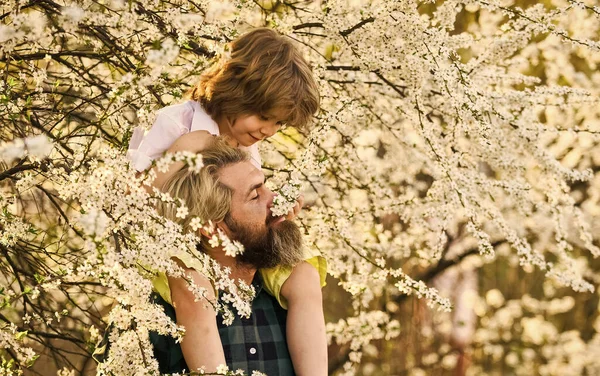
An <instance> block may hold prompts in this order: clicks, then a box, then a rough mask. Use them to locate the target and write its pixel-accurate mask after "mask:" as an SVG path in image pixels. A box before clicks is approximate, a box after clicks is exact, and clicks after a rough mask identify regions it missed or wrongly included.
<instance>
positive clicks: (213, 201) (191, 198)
mask: <svg viewBox="0 0 600 376" xmlns="http://www.w3.org/2000/svg"><path fill="white" fill-rule="evenodd" d="M201 154H202V161H203V163H204V166H203V167H202V168H201V169H200V171H199V172H195V171H193V170H192V169H190V168H189V167H188V166H184V167H183V168H181V170H179V171H177V172H176V173H175V174H174V175H173V176H171V177H170V178H169V179H168V180H167V181H166V182H165V183H164V185H163V187H162V191H163V192H165V193H168V194H169V195H170V196H171V197H173V198H174V199H181V200H183V203H184V204H185V205H186V207H187V208H188V210H189V214H188V215H187V217H186V218H184V219H181V218H178V217H177V216H176V213H177V206H176V205H174V204H173V203H164V202H162V201H161V202H160V203H159V204H158V206H157V210H158V213H159V214H160V215H162V216H163V217H165V218H167V219H170V220H172V221H173V222H176V223H178V224H180V225H181V226H182V227H183V231H184V232H191V231H193V230H192V229H191V226H190V222H191V220H192V218H194V217H198V218H199V219H200V220H201V221H202V222H203V223H206V222H208V221H209V220H210V221H213V222H220V221H222V220H224V219H225V217H226V216H227V214H228V213H229V211H230V209H231V197H232V195H233V191H232V190H231V188H229V187H228V186H226V185H225V184H223V183H221V182H220V181H219V172H220V170H221V169H222V168H224V167H226V166H229V165H232V164H235V163H240V162H245V161H249V160H250V157H249V155H248V154H247V153H246V152H244V151H243V150H240V149H238V148H235V147H232V146H230V145H229V144H228V143H227V142H226V141H225V139H223V138H221V137H215V140H214V142H213V143H212V144H211V145H210V146H209V147H207V148H206V149H205V150H202V151H201Z"/></svg>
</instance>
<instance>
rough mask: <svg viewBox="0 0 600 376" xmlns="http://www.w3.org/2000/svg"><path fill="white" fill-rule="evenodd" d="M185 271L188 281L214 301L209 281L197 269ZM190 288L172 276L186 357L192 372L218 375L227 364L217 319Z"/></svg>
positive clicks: (182, 348) (173, 294)
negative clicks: (205, 290)
mask: <svg viewBox="0 0 600 376" xmlns="http://www.w3.org/2000/svg"><path fill="white" fill-rule="evenodd" d="M185 270H186V274H187V276H188V278H191V279H192V280H193V281H194V283H195V284H196V285H197V286H199V287H203V288H205V289H207V292H208V293H207V298H208V299H210V300H212V301H214V300H215V293H214V289H213V287H212V285H211V284H210V282H209V280H208V279H206V278H205V277H203V276H202V275H200V273H198V272H197V271H195V270H193V269H187V268H185ZM188 286H189V284H188V282H186V281H185V280H184V279H183V278H172V277H169V288H170V290H171V301H172V302H173V307H174V308H175V314H176V316H177V324H178V325H182V326H183V327H185V336H184V337H183V341H182V342H181V351H182V352H183V358H184V359H185V362H186V363H187V366H188V368H189V370H190V371H195V370H197V369H198V368H200V367H205V370H206V371H207V372H215V371H216V369H217V366H218V365H220V364H225V354H224V353H223V345H222V343H221V338H220V337H219V329H218V327H217V316H216V313H215V310H214V308H213V307H212V305H210V304H208V303H207V302H206V301H205V300H203V299H202V300H200V301H198V302H195V301H194V299H195V298H194V294H193V293H192V292H191V291H190V290H189V289H188Z"/></svg>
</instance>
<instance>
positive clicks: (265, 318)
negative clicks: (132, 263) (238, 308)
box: [150, 273, 295, 376]
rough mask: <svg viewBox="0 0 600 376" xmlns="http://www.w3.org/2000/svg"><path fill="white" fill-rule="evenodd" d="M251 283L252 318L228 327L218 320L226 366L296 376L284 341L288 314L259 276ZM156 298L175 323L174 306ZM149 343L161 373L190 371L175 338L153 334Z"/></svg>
mask: <svg viewBox="0 0 600 376" xmlns="http://www.w3.org/2000/svg"><path fill="white" fill-rule="evenodd" d="M252 284H253V285H254V288H255V289H256V298H254V301H253V302H252V315H251V316H250V317H249V318H240V317H239V316H236V317H235V319H234V321H233V323H232V324H231V325H229V326H225V325H223V323H222V320H217V322H218V325H219V336H220V337H221V343H222V344H223V351H224V352H225V361H226V362H227V366H228V367H229V369H230V370H237V369H241V370H243V371H245V372H246V373H247V374H248V375H251V374H252V371H260V372H263V373H266V374H267V375H269V376H293V375H295V374H294V368H293V365H292V360H291V358H290V354H289V352H288V347H287V342H286V338H285V321H286V317H287V312H286V311H285V310H284V309H283V308H281V306H280V305H279V303H277V300H276V299H275V298H274V297H272V296H271V295H269V294H268V293H267V292H266V291H265V290H264V289H263V285H262V279H261V278H260V276H259V274H258V273H257V274H256V277H255V278H254V281H253V282H252ZM154 298H155V301H156V303H158V304H161V305H162V306H163V307H164V308H165V312H166V313H167V315H168V316H169V317H171V319H173V320H175V310H174V309H173V307H172V306H171V305H169V304H168V303H166V302H165V301H164V300H163V299H162V298H161V297H160V296H159V295H158V294H155V297H154ZM150 341H151V342H152V344H153V346H154V355H155V356H156V358H157V360H158V363H159V367H160V372H161V373H175V372H182V371H183V370H184V369H186V370H187V369H188V367H187V365H186V364H185V360H184V359H183V354H182V352H181V347H180V345H179V344H177V343H175V339H174V338H172V337H169V336H159V335H157V334H156V333H151V334H150Z"/></svg>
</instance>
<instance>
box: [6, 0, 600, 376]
mask: <svg viewBox="0 0 600 376" xmlns="http://www.w3.org/2000/svg"><path fill="white" fill-rule="evenodd" d="M0 20H1V23H0V72H1V73H2V78H3V79H2V81H0V192H1V195H0V207H1V208H2V210H1V212H0V252H1V254H2V258H1V259H0V270H1V274H0V297H1V298H2V300H1V302H2V305H1V306H0V355H1V357H2V362H1V370H2V372H3V373H6V374H19V373H21V372H23V370H25V369H29V370H31V371H32V372H38V373H42V374H44V373H48V372H50V371H48V370H51V371H52V372H55V371H56V370H60V373H61V374H75V373H77V374H84V373H92V372H95V370H96V369H97V372H99V373H101V374H115V375H133V374H156V373H157V372H158V371H157V370H158V368H157V364H156V361H155V360H154V358H153V355H152V349H151V346H150V343H149V340H148V333H149V332H150V331H156V332H159V333H162V334H168V335H172V336H181V335H184V328H180V327H177V326H176V325H175V323H173V322H171V321H170V320H169V318H168V317H167V316H166V315H165V314H164V313H163V312H162V310H161V309H160V307H157V306H156V305H154V304H152V303H151V301H150V299H149V295H150V293H151V290H152V284H151V280H152V278H153V276H154V275H155V273H156V272H157V271H166V272H169V273H172V274H175V275H177V273H180V272H181V270H179V269H178V267H177V265H176V264H175V263H173V262H172V261H171V260H170V258H169V250H173V249H177V248H179V249H187V250H189V252H193V249H194V244H195V242H196V241H197V238H195V237H194V236H192V235H190V234H183V233H182V232H181V229H180V228H178V226H176V225H175V224H173V223H172V222H169V221H166V220H165V219H163V218H161V217H160V216H159V215H157V213H156V211H155V210H154V206H155V204H156V202H158V201H160V200H162V201H170V202H173V204H174V205H178V207H179V210H178V215H180V216H186V215H187V214H186V208H185V207H183V206H182V205H181V203H179V202H178V201H177V199H176V198H172V197H167V196H165V195H163V194H161V193H160V192H157V191H154V192H153V193H148V192H147V191H146V190H145V189H144V188H143V187H144V184H148V183H149V182H150V181H151V179H152V178H153V176H152V174H150V173H148V174H142V175H141V176H137V175H136V174H135V173H134V172H133V171H132V170H131V169H129V167H128V163H127V160H126V158H125V157H124V154H125V151H126V149H127V145H128V142H129V139H130V137H131V134H132V129H133V128H134V127H136V126H142V127H146V128H149V127H150V126H151V124H152V122H153V120H154V117H155V113H156V111H157V110H158V109H160V108H161V107H163V106H165V105H168V104H172V103H176V102H178V101H181V100H182V96H183V94H184V93H185V91H186V90H187V88H189V87H190V86H191V85H192V84H194V83H195V81H196V80H197V78H198V76H199V74H200V73H201V72H202V71H203V69H205V68H206V67H208V66H209V65H210V63H211V62H212V61H213V59H215V58H217V57H219V56H221V55H222V54H223V46H224V45H225V43H227V42H228V41H230V40H231V39H233V38H235V37H236V36H237V35H239V34H240V33H241V32H243V31H246V30H248V29H250V28H251V27H256V26H268V27H272V28H274V29H276V30H278V31H280V32H281V33H283V34H285V35H287V36H289V37H290V38H292V39H294V40H295V41H296V42H297V45H298V47H299V48H300V49H301V50H302V51H303V53H304V54H305V56H306V57H307V59H308V60H309V61H310V62H311V64H312V66H313V70H314V74H315V77H316V78H317V80H318V82H319V85H320V92H321V96H322V107H321V110H320V112H319V114H318V116H317V118H316V119H315V122H314V126H313V128H312V130H311V131H310V132H307V133H305V134H304V133H298V132H296V131H293V130H291V129H287V130H286V129H284V130H282V131H281V132H280V134H278V135H277V136H276V137H275V138H274V139H273V140H270V141H269V142H265V143H263V144H262V145H261V148H262V155H263V156H264V158H263V159H264V161H265V171H266V172H267V173H268V175H269V183H270V184H272V185H273V186H275V187H281V186H284V185H285V183H287V182H289V181H291V182H292V183H293V184H291V185H287V186H286V188H284V189H283V190H282V196H281V197H286V196H291V197H292V198H293V197H294V196H295V195H296V194H297V193H298V192H299V191H302V192H303V193H304V195H305V197H306V201H307V203H308V207H307V208H305V209H304V211H303V212H302V214H301V216H300V217H299V221H300V222H301V224H302V225H303V227H304V229H305V236H306V244H308V245H309V246H311V247H316V248H317V249H318V250H320V251H321V252H322V253H323V255H324V256H325V257H326V258H327V260H328V264H329V270H328V272H329V280H328V286H327V287H326V290H325V294H326V300H325V301H326V303H325V310H326V316H327V317H326V319H327V321H328V326H327V328H328V336H329V340H330V350H331V351H330V370H331V372H332V373H337V374H344V375H350V374H355V373H357V372H358V373H359V374H365V375H368V374H377V375H379V374H412V375H421V374H422V375H427V374H434V373H435V372H442V371H443V370H444V369H453V370H455V371H456V372H457V374H465V373H467V374H468V373H471V374H477V375H481V374H487V373H490V374H491V373H495V374H498V372H501V373H502V372H504V373H507V374H521V375H531V374H546V375H553V374H557V375H581V374H590V375H592V374H597V373H598V371H599V370H600V335H599V334H598V333H599V332H600V321H598V320H597V317H598V299H597V297H596V295H595V289H596V287H597V285H598V283H600V274H598V261H597V260H596V257H597V256H598V255H599V254H600V248H599V239H598V236H597V234H598V231H599V230H600V206H599V201H600V175H599V174H598V171H599V170H600V147H598V133H599V132H600V106H599V103H598V98H599V94H600V73H598V71H597V66H598V64H600V43H599V42H598V37H599V33H600V8H599V7H598V6H596V3H595V1H594V0H581V1H579V0H545V1H542V2H534V1H526V0H445V1H436V2H432V1H418V0H400V1H398V0H396V1H388V0H372V1H356V0H346V1H344V0H335V1H334V0H332V1H326V0H324V1H278V0H255V1H245V0H237V1H231V2H214V1H208V0H199V1H186V0H172V1H163V0H128V1H125V0H6V1H3V2H2V4H1V5H0ZM173 159H182V160H185V161H186V162H187V163H190V164H193V165H195V166H196V167H201V158H200V157H198V156H194V155H185V154H182V155H177V156H167V157H165V158H164V159H163V160H161V161H159V162H158V163H157V164H158V165H159V167H160V166H161V165H164V164H166V163H168V162H169V161H171V160H173ZM282 201H284V202H283V203H282V204H285V200H282ZM191 220H195V219H191ZM207 225H209V224H202V223H199V222H197V221H196V222H195V226H197V227H200V226H207ZM214 241H218V242H224V245H225V246H226V247H227V249H228V250H229V251H231V252H233V253H236V252H239V251H240V250H239V249H238V247H236V245H235V243H231V242H228V240H227V239H214ZM195 257H198V258H199V259H200V260H201V261H202V262H203V265H204V270H203V273H204V274H206V276H207V277H208V278H209V279H211V280H212V281H213V283H214V285H215V286H217V287H218V288H219V290H220V291H221V293H222V294H223V295H224V296H226V297H227V300H229V301H231V302H232V303H233V304H232V306H233V307H234V310H233V311H231V310H229V309H228V308H227V306H219V305H218V303H217V302H212V303H213V304H217V309H218V310H220V311H221V312H222V313H223V315H224V316H225V317H226V318H230V319H231V318H232V317H233V316H232V315H236V314H240V315H247V314H248V313H249V304H248V302H249V300H250V299H251V297H252V295H253V291H252V289H251V288H240V287H239V286H236V284H235V283H234V282H233V281H231V280H230V279H229V278H228V275H227V272H226V271H224V270H221V269H220V268H219V266H218V265H217V264H216V263H214V262H213V261H212V260H210V259H209V258H207V257H206V256H204V255H198V254H195ZM191 288H192V290H193V291H194V293H195V294H197V296H198V297H199V298H202V296H203V293H204V291H202V289H200V288H197V287H196V286H193V285H192V286H191ZM107 322H111V323H112V325H113V326H114V328H115V329H114V330H113V331H111V335H110V337H109V340H110V342H111V349H112V350H111V352H110V355H109V359H108V360H107V361H106V362H104V363H102V364H101V365H99V366H98V367H96V366H95V364H94V362H92V361H91V360H90V359H91V352H92V351H93V348H94V345H95V344H96V342H97V340H98V338H99V336H101V335H102V332H103V331H104V329H105V327H106V323H107ZM39 356H41V358H40V359H37V360H36V358H38V357H39ZM28 367H29V368H28Z"/></svg>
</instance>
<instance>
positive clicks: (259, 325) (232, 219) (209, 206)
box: [151, 138, 322, 375]
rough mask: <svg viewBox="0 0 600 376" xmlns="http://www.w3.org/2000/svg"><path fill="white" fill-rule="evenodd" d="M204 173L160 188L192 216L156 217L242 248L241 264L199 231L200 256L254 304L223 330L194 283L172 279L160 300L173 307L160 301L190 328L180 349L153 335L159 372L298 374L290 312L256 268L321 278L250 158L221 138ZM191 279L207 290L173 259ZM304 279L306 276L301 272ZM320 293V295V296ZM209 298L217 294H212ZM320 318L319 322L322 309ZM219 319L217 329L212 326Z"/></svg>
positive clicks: (184, 173)
mask: <svg viewBox="0 0 600 376" xmlns="http://www.w3.org/2000/svg"><path fill="white" fill-rule="evenodd" d="M202 156H203V162H204V167H203V168H202V169H201V171H200V172H193V171H191V170H189V169H188V168H183V169H182V170H180V171H178V172H177V173H176V174H175V175H174V176H173V177H172V178H170V179H169V180H168V181H167V182H166V183H165V185H164V186H163V191H165V192H168V193H169V194H171V196H173V197H178V198H180V199H182V200H183V201H184V202H185V203H186V206H187V207H188V209H189V211H190V215H189V216H188V219H186V220H183V221H182V220H179V219H177V218H176V215H175V210H174V208H173V207H169V206H168V205H163V206H161V207H159V211H160V212H162V214H163V215H164V216H166V217H168V218H171V219H173V220H177V221H178V222H179V223H181V224H182V226H183V228H184V231H190V223H189V222H190V219H189V218H190V217H192V216H197V217H199V218H201V219H203V220H204V221H207V220H211V221H212V222H213V223H216V226H217V227H218V228H219V229H221V230H222V231H223V232H225V233H226V234H227V235H228V236H229V237H230V238H231V239H234V240H237V241H239V242H241V243H242V244H243V245H244V252H243V254H242V255H239V256H238V257H236V258H233V257H230V256H227V255H225V253H224V251H223V250H222V249H221V248H220V247H212V246H211V245H210V244H209V242H208V241H207V240H208V239H209V238H210V236H211V235H212V234H208V233H206V232H202V239H203V241H202V242H201V244H200V245H199V248H200V250H201V251H202V252H205V253H207V254H208V255H210V256H211V257H212V258H214V259H215V260H217V261H218V262H219V263H220V264H221V265H222V266H224V267H229V268H230V269H231V274H230V277H231V278H232V279H235V280H237V279H240V280H242V281H244V282H246V283H247V284H250V283H252V285H253V286H254V287H255V289H256V298H255V299H254V301H253V302H252V315H251V317H250V318H248V319H242V318H240V317H238V316H236V317H235V319H234V322H233V324H232V325H231V326H225V325H223V324H222V322H221V321H222V320H221V319H220V318H219V317H216V316H215V311H214V309H212V307H210V306H209V307H207V306H206V305H205V304H204V303H203V302H195V299H194V296H193V294H192V293H191V292H190V291H189V289H188V287H189V284H188V282H186V281H185V280H184V279H181V278H169V281H168V286H169V292H168V293H167V294H162V295H163V297H165V299H169V297H170V299H171V304H169V303H167V302H166V301H165V299H163V298H161V297H159V296H157V297H156V300H157V302H158V303H159V304H162V305H163V306H164V307H165V311H166V312H167V314H168V315H169V316H170V317H171V318H173V319H175V320H176V322H177V323H178V324H180V325H183V326H184V327H185V328H186V335H185V337H184V339H183V341H182V343H181V346H179V345H178V344H176V343H175V341H174V339H173V338H169V337H162V336H157V335H152V337H151V340H152V342H153V344H154V347H155V356H156V357H157V359H158V361H159V365H160V371H161V373H173V372H181V371H182V370H184V369H186V370H188V371H189V370H196V369H197V368H199V367H205V368H206V370H207V371H213V370H214V369H216V367H217V366H218V365H219V364H222V363H226V364H227V365H228V366H229V368H230V369H232V370H236V369H242V370H244V371H246V373H247V374H251V372H252V371H253V370H257V371H261V372H265V373H267V374H268V375H293V374H294V368H293V365H292V361H291V358H290V354H289V351H288V346H287V344H286V316H287V314H286V311H285V310H284V309H283V308H281V306H280V304H279V303H278V302H277V300H276V299H275V298H274V297H272V296H271V295H269V294H268V293H267V292H266V291H265V290H264V288H263V282H262V280H261V278H260V275H259V274H258V273H257V270H258V269H260V268H270V267H273V266H276V265H289V266H293V265H297V264H298V267H301V268H307V269H306V272H307V273H316V271H315V270H314V268H312V267H311V266H310V265H308V264H306V263H300V264H299V262H300V261H301V260H302V257H303V253H302V236H301V232H300V231H299V229H298V227H297V226H296V225H295V224H294V223H293V222H291V221H289V220H286V219H285V218H284V217H273V216H272V215H271V211H270V207H271V205H272V201H273V197H274V194H273V192H271V191H270V190H269V189H268V188H266V187H265V185H264V175H263V173H262V172H261V171H260V170H258V169H257V168H256V167H254V166H253V165H252V163H251V162H250V160H249V157H248V155H247V154H246V153H245V152H243V151H241V150H239V149H237V148H233V147H230V146H229V145H227V143H226V142H225V141H224V140H221V139H218V138H217V139H215V142H214V144H213V145H212V146H211V147H209V148H207V149H205V150H203V151H202ZM175 259H176V260H177V261H178V262H179V263H180V265H181V266H182V267H184V270H185V271H186V274H187V276H188V278H191V279H192V280H193V281H194V283H195V284H196V285H198V286H200V287H204V288H206V290H207V291H209V296H208V298H209V299H214V298H215V295H214V290H213V287H212V285H211V284H210V283H209V281H208V280H207V279H206V278H204V277H203V276H202V275H201V274H200V273H198V271H196V269H195V268H194V267H193V265H191V262H187V261H186V260H184V259H183V258H182V259H179V258H178V257H176V258H175ZM299 275H301V274H299ZM315 293H318V294H320V290H319V291H318V292H315ZM211 294H212V295H211ZM320 309H321V311H320V312H321V316H322V307H321V308H320ZM215 321H216V323H215Z"/></svg>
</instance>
